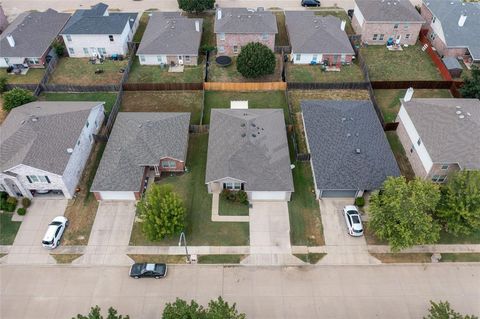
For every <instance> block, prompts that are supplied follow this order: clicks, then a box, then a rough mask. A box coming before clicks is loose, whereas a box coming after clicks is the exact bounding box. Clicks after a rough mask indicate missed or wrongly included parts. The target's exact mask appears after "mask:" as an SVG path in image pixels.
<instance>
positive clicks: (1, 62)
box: [0, 58, 8, 68]
mask: <svg viewBox="0 0 480 319" xmlns="http://www.w3.org/2000/svg"><path fill="white" fill-rule="evenodd" d="M0 68H8V63H7V61H5V58H0Z"/></svg>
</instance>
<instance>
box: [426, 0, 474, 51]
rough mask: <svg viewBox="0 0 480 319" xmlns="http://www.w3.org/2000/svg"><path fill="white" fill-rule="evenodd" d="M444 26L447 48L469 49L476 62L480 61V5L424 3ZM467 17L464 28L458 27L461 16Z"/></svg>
mask: <svg viewBox="0 0 480 319" xmlns="http://www.w3.org/2000/svg"><path fill="white" fill-rule="evenodd" d="M423 2H424V4H425V5H426V6H427V8H428V9H430V11H431V12H432V13H433V15H434V16H436V17H437V19H438V20H439V21H440V22H441V24H442V29H443V34H444V35H445V41H446V44H447V47H461V48H468V50H469V51H470V54H471V55H472V57H473V58H474V59H475V60H480V3H478V2H477V3H474V2H472V3H465V2H463V1H461V0H448V1H447V0H428V1H425V0H424V1H423ZM461 14H464V15H466V16H467V20H465V24H464V25H463V27H460V26H458V20H459V19H460V15H461Z"/></svg>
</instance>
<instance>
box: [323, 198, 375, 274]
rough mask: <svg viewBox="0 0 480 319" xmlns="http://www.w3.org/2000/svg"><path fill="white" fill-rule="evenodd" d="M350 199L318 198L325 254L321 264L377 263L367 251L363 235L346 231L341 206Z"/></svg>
mask: <svg viewBox="0 0 480 319" xmlns="http://www.w3.org/2000/svg"><path fill="white" fill-rule="evenodd" d="M351 204H352V199H342V198H325V199H322V200H320V214H321V217H322V225H323V233H324V236H325V246H326V249H327V256H325V257H324V258H323V259H322V260H321V261H320V263H323V264H342V265H346V264H377V263H379V261H378V260H377V259H376V258H374V257H372V256H371V255H370V254H369V253H368V248H367V243H366V241H365V237H363V236H362V237H352V236H350V235H349V234H348V232H347V225H346V224H345V218H344V217H343V207H344V206H345V205H351Z"/></svg>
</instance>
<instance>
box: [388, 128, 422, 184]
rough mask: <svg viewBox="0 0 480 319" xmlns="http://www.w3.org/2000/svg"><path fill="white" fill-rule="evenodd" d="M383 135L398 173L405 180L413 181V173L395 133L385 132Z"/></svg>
mask: <svg viewBox="0 0 480 319" xmlns="http://www.w3.org/2000/svg"><path fill="white" fill-rule="evenodd" d="M385 134H386V135H387V140H388V143H389V144H390V148H391V149H392V151H393V155H394V156H395V159H396V160H397V164H398V167H399V168H400V173H401V174H402V175H403V176H405V178H406V179H407V180H412V179H414V178H415V173H414V172H413V168H412V165H410V161H409V160H408V158H407V155H406V153H405V150H404V149H403V145H402V143H400V139H399V138H398V135H397V132H394V131H390V132H385Z"/></svg>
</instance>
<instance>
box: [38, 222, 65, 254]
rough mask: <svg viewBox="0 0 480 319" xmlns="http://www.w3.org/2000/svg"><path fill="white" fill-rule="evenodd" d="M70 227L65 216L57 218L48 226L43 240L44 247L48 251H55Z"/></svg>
mask: <svg viewBox="0 0 480 319" xmlns="http://www.w3.org/2000/svg"><path fill="white" fill-rule="evenodd" d="M67 226H68V219H67V218H65V217H63V216H57V217H55V218H54V219H53V220H52V222H51V223H50V224H49V225H48V228H47V232H46V233H45V236H44V237H43V240H42V245H43V247H45V248H48V249H54V248H56V247H57V246H58V244H59V243H60V238H62V235H63V233H64V232H65V228H67Z"/></svg>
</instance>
